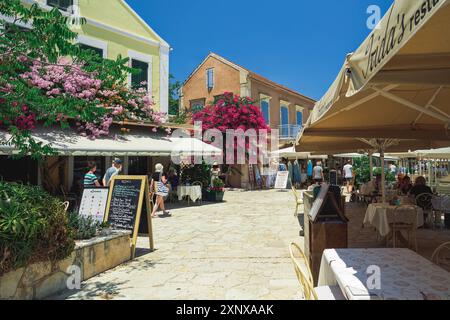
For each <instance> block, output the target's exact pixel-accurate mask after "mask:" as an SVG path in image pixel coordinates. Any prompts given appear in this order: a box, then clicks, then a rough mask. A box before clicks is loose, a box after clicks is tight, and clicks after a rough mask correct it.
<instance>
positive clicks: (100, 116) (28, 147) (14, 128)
mask: <svg viewBox="0 0 450 320" xmlns="http://www.w3.org/2000/svg"><path fill="white" fill-rule="evenodd" d="M0 14H1V15H3V16H6V17H9V18H10V19H12V20H13V22H14V23H23V24H29V25H30V26H31V28H30V29H23V28H20V27H18V26H16V25H15V24H14V23H12V24H11V23H7V22H6V21H5V20H3V19H2V18H0V129H6V130H7V131H9V133H10V135H11V138H10V139H9V141H0V142H1V143H4V144H5V143H9V144H11V145H13V146H14V147H15V148H16V149H18V150H19V154H18V155H17V156H19V157H21V156H24V155H31V156H32V157H33V158H35V159H40V158H42V157H43V156H46V155H54V150H53V149H52V148H51V146H49V145H43V144H42V143H39V142H37V141H35V140H34V139H33V137H32V135H31V129H27V128H23V127H21V126H18V125H17V124H16V123H15V121H16V120H15V119H16V117H17V116H18V113H20V112H21V110H20V108H22V106H26V108H27V112H26V114H25V116H32V117H33V118H34V119H33V122H35V121H39V122H43V123H44V124H45V125H46V126H50V125H53V124H58V125H60V126H61V127H63V128H67V127H68V126H69V120H71V119H76V120H77V122H79V123H81V124H94V125H96V126H99V125H101V124H102V123H103V121H104V117H105V116H106V115H107V114H110V113H111V109H110V107H111V106H114V105H117V104H118V103H126V101H128V100H129V99H132V97H130V94H129V93H128V92H125V91H126V90H123V88H124V85H125V84H126V82H127V77H128V74H129V73H130V72H131V73H136V72H139V71H138V70H134V69H131V68H129V67H128V66H127V64H128V61H129V59H128V58H123V57H121V56H118V57H117V59H116V60H108V59H103V58H102V57H100V56H99V55H97V54H95V53H94V52H93V51H91V50H83V49H81V48H80V47H79V46H78V45H77V44H76V41H75V40H76V38H77V33H75V32H73V31H71V30H70V24H69V23H68V17H66V16H64V15H62V14H61V12H60V11H59V10H58V9H56V8H54V9H52V10H50V11H45V10H42V9H41V8H40V6H39V5H38V4H33V5H32V6H30V7H26V6H24V5H23V4H22V3H21V1H20V0H2V1H0ZM81 22H82V23H83V22H85V19H81ZM61 59H63V60H67V61H69V63H68V64H67V63H65V64H61V62H60V61H61ZM36 61H39V62H40V63H41V64H42V65H43V66H44V67H48V66H57V67H63V68H64V69H65V70H66V71H67V72H68V73H71V72H72V71H73V72H76V71H77V70H78V71H80V68H81V71H82V72H83V73H85V74H87V75H90V76H92V77H93V78H95V79H96V80H100V81H101V90H104V91H117V92H118V94H116V95H114V96H113V97H112V99H111V100H113V101H108V100H107V99H103V100H101V99H100V100H99V99H97V98H96V99H82V98H80V97H75V96H73V95H69V94H60V95H57V94H55V95H52V96H49V95H47V94H46V90H44V88H38V87H36V86H33V85H30V83H29V81H27V80H26V79H24V78H23V77H22V75H23V74H24V73H26V72H29V71H30V70H31V67H32V65H33V63H34V62H36ZM44 69H45V68H44ZM123 115H127V112H124V113H123ZM119 120H121V119H119Z"/></svg>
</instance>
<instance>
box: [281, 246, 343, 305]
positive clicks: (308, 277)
mask: <svg viewBox="0 0 450 320" xmlns="http://www.w3.org/2000/svg"><path fill="white" fill-rule="evenodd" d="M294 251H297V253H298V255H299V258H296V257H295V254H294ZM289 252H290V254H291V259H292V262H293V264H294V269H295V273H296V275H297V279H298V281H299V282H300V285H301V287H302V289H303V294H304V296H305V299H306V300H346V298H345V296H344V295H343V293H342V291H341V289H340V288H339V286H333V287H329V286H322V287H316V288H315V287H314V281H313V276H312V272H311V268H310V267H309V263H308V259H307V258H306V256H305V254H304V252H303V250H302V249H301V248H300V246H299V245H297V244H296V243H291V245H290V246H289ZM302 262H303V263H304V265H305V266H306V267H302V265H301V264H302ZM305 269H306V270H305Z"/></svg>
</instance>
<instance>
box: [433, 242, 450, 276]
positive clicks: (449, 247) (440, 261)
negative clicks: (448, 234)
mask: <svg viewBox="0 0 450 320" xmlns="http://www.w3.org/2000/svg"><path fill="white" fill-rule="evenodd" d="M431 261H433V262H434V263H435V264H437V265H438V266H440V267H442V268H444V269H447V270H449V271H450V242H446V243H444V244H441V245H440V246H439V247H438V248H437V249H436V250H435V251H434V253H433V255H432V257H431Z"/></svg>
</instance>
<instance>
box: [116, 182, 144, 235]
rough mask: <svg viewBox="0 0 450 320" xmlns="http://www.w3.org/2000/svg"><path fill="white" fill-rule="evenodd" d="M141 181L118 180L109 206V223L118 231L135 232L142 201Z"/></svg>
mask: <svg viewBox="0 0 450 320" xmlns="http://www.w3.org/2000/svg"><path fill="white" fill-rule="evenodd" d="M141 188H142V181H141V180H116V181H115V183H114V185H113V190H112V196H111V202H110V205H109V212H108V213H109V214H108V222H109V224H110V225H111V228H113V229H116V230H128V231H134V228H135V225H136V218H137V214H138V207H139V205H141V206H142V204H140V203H139V202H140V200H141Z"/></svg>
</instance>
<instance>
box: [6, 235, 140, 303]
mask: <svg viewBox="0 0 450 320" xmlns="http://www.w3.org/2000/svg"><path fill="white" fill-rule="evenodd" d="M130 257H131V250H130V232H121V231H114V232H113V233H112V234H111V235H108V236H101V237H97V238H94V239H90V240H85V241H77V243H76V247H75V250H74V252H73V253H72V255H71V256H70V257H68V258H67V259H65V260H62V261H58V262H56V263H51V262H50V261H47V262H40V263H36V264H33V265H29V266H27V267H25V268H21V269H18V270H15V271H11V272H9V273H7V274H5V275H3V276H2V277H0V299H8V300H35V299H37V300H39V299H45V298H47V297H49V296H52V295H55V294H58V293H60V292H62V291H64V290H67V280H68V279H69V277H70V276H71V275H72V274H70V270H68V269H69V268H70V267H71V266H78V267H79V268H80V270H81V281H85V280H87V279H89V278H92V277H94V276H96V275H98V274H100V273H102V272H105V271H107V270H109V269H112V268H115V267H117V266H118V265H120V264H122V263H124V262H126V261H129V260H130Z"/></svg>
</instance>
